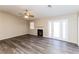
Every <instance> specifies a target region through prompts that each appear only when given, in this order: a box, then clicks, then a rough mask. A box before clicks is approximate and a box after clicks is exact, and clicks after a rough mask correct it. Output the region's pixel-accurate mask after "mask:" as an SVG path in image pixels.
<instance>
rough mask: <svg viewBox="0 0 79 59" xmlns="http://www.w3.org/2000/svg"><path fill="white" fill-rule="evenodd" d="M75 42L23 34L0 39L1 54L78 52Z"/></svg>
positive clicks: (78, 48)
mask: <svg viewBox="0 0 79 59" xmlns="http://www.w3.org/2000/svg"><path fill="white" fill-rule="evenodd" d="M78 53H79V47H78V46H76V45H75V44H72V43H68V42H64V41H59V40H55V39H50V38H42V37H36V36H32V35H23V36H19V37H15V38H10V39H5V40H1V41H0V54H78Z"/></svg>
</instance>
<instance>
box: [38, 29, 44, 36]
mask: <svg viewBox="0 0 79 59" xmlns="http://www.w3.org/2000/svg"><path fill="white" fill-rule="evenodd" d="M37 35H38V36H39V37H43V29H37Z"/></svg>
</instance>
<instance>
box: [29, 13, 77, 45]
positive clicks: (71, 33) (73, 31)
mask: <svg viewBox="0 0 79 59" xmlns="http://www.w3.org/2000/svg"><path fill="white" fill-rule="evenodd" d="M61 19H66V20H67V21H68V30H67V32H68V35H67V39H66V40H65V41H68V42H72V43H76V44H77V41H78V39H77V38H78V37H77V33H78V32H77V30H78V29H77V14H76V13H74V14H70V15H66V16H59V17H53V18H47V19H38V20H34V22H35V29H34V30H30V29H29V34H32V35H37V30H36V29H38V28H39V27H41V28H43V30H44V37H49V35H48V33H49V31H48V30H49V28H48V22H49V21H51V22H53V21H55V20H61ZM52 34H53V32H52Z"/></svg>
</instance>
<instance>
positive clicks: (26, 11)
mask: <svg viewBox="0 0 79 59" xmlns="http://www.w3.org/2000/svg"><path fill="white" fill-rule="evenodd" d="M78 46H79V6H78V5H0V54H78V53H79V47H78Z"/></svg>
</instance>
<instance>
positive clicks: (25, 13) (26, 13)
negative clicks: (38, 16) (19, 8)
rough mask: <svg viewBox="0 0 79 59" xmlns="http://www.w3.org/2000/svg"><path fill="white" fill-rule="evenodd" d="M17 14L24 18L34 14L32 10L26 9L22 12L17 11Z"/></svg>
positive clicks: (32, 16) (31, 16)
mask: <svg viewBox="0 0 79 59" xmlns="http://www.w3.org/2000/svg"><path fill="white" fill-rule="evenodd" d="M19 15H20V16H22V17H23V18H25V19H28V18H34V15H33V14H32V12H31V11H29V10H27V9H26V10H25V11H24V12H22V13H19Z"/></svg>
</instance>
